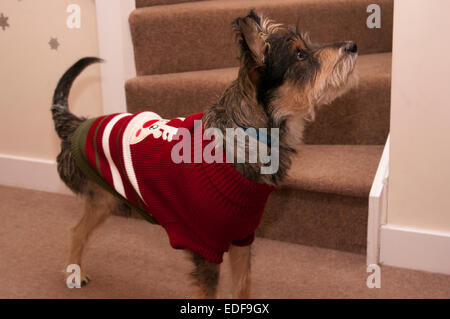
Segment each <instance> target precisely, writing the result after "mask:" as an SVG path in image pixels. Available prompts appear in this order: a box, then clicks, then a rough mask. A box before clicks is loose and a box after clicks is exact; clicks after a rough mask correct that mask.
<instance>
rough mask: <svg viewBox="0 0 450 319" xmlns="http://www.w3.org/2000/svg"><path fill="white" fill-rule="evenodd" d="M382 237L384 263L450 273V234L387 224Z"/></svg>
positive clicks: (381, 257) (383, 227) (381, 258)
mask: <svg viewBox="0 0 450 319" xmlns="http://www.w3.org/2000/svg"><path fill="white" fill-rule="evenodd" d="M380 239H381V241H380V262H381V263H382V264H384V265H389V266H395V267H402V268H409V269H416V270H423V271H429V272H437V273H443V274H448V275H450V233H448V232H438V231H432V230H423V229H418V228H412V227H403V226H401V227H400V226H396V225H383V226H382V227H381V233H380Z"/></svg>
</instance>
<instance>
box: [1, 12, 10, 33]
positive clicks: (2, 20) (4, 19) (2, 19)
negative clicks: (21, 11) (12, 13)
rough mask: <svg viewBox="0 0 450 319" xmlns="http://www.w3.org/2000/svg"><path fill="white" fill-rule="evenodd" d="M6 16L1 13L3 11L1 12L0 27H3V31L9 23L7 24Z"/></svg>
mask: <svg viewBox="0 0 450 319" xmlns="http://www.w3.org/2000/svg"><path fill="white" fill-rule="evenodd" d="M8 19H9V18H8V17H5V16H4V15H3V13H2V14H0V27H1V28H2V29H3V31H5V29H6V28H7V27H9V24H8Z"/></svg>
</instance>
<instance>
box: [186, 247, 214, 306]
mask: <svg viewBox="0 0 450 319" xmlns="http://www.w3.org/2000/svg"><path fill="white" fill-rule="evenodd" d="M189 253H190V255H191V257H192V261H193V263H194V267H195V268H194V271H193V272H192V273H191V276H192V278H193V279H194V284H195V285H196V287H197V294H196V296H195V297H196V298H199V299H213V298H216V294H217V285H218V283H219V272H220V265H218V264H214V263H212V262H209V261H208V260H206V259H204V258H203V257H201V256H199V255H198V254H196V253H194V252H192V251H189Z"/></svg>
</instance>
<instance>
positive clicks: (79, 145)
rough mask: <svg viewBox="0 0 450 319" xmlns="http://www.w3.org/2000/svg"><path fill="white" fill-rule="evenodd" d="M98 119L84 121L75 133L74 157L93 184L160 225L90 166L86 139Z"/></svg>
mask: <svg viewBox="0 0 450 319" xmlns="http://www.w3.org/2000/svg"><path fill="white" fill-rule="evenodd" d="M95 120H96V119H95V118H93V119H89V120H86V121H84V122H83V123H82V124H81V125H80V126H79V127H78V128H77V129H76V131H75V133H74V134H73V137H72V156H73V157H74V159H75V162H76V163H77V165H78V167H79V168H80V170H81V171H82V172H83V173H84V174H85V175H86V176H87V177H88V178H89V179H91V180H92V181H93V182H95V183H97V184H98V185H100V186H101V187H103V188H104V189H106V190H107V191H108V192H110V193H111V194H112V195H114V196H115V197H117V198H119V199H120V200H122V201H123V202H125V203H126V204H127V205H130V206H132V207H133V208H134V209H135V210H136V211H137V212H138V213H139V214H140V215H141V216H142V217H143V218H144V219H145V220H146V221H148V222H150V223H152V224H159V223H158V222H157V221H156V220H155V219H154V218H153V217H152V216H150V214H149V213H147V212H146V211H144V210H142V209H141V208H139V207H137V206H136V205H135V204H133V203H132V202H130V201H128V200H127V199H126V198H124V197H123V196H122V195H120V194H119V193H118V192H117V191H116V190H115V189H114V188H113V187H112V186H111V185H109V184H108V183H107V182H106V181H105V180H104V179H103V178H101V177H100V175H99V174H97V172H96V171H95V169H94V168H92V166H91V164H89V162H88V160H87V159H86V154H85V147H86V139H87V134H88V132H89V128H90V127H91V126H92V124H93V123H94V121H95Z"/></svg>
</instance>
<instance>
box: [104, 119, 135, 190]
mask: <svg viewBox="0 0 450 319" xmlns="http://www.w3.org/2000/svg"><path fill="white" fill-rule="evenodd" d="M129 115H131V114H130V113H122V114H119V115H116V116H114V117H113V118H112V119H111V120H110V121H109V123H108V124H107V125H106V127H105V130H104V132H103V136H102V146H103V152H104V153H105V157H106V159H107V160H108V164H109V168H110V169H111V175H112V179H113V184H114V188H115V189H116V191H117V192H118V193H119V194H120V195H122V196H123V197H125V198H126V196H125V188H124V187H123V181H122V177H121V176H120V173H119V170H118V169H117V166H116V164H115V163H114V161H113V159H112V157H111V153H110V149H109V136H110V134H111V131H112V130H113V128H114V125H116V124H117V122H118V121H119V120H120V119H122V118H124V117H125V116H129Z"/></svg>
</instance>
